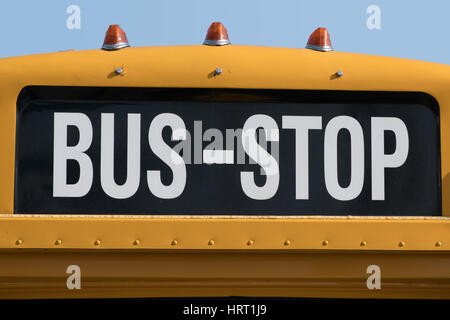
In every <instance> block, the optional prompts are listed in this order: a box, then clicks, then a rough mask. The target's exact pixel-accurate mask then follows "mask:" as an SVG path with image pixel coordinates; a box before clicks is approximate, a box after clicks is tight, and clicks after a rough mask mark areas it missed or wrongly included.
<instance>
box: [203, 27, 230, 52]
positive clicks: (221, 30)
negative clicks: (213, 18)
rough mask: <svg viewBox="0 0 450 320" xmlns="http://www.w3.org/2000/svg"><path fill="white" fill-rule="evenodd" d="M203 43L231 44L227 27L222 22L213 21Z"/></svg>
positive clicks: (208, 44) (214, 44)
mask: <svg viewBox="0 0 450 320" xmlns="http://www.w3.org/2000/svg"><path fill="white" fill-rule="evenodd" d="M203 44H205V45H207V46H224V45H227V44H231V42H230V39H229V38H228V32H227V29H226V28H225V27H224V25H223V24H222V23H221V22H213V23H212V24H211V26H210V27H209V29H208V32H207V33H206V38H205V41H204V42H203Z"/></svg>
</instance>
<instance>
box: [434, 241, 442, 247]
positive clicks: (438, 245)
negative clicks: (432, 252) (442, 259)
mask: <svg viewBox="0 0 450 320" xmlns="http://www.w3.org/2000/svg"><path fill="white" fill-rule="evenodd" d="M434 245H435V246H436V247H440V246H442V242H441V241H438V242H436V243H435V244H434Z"/></svg>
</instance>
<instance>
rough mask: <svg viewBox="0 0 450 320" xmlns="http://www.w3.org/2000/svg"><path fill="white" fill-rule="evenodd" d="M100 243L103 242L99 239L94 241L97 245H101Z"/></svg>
mask: <svg viewBox="0 0 450 320" xmlns="http://www.w3.org/2000/svg"><path fill="white" fill-rule="evenodd" d="M100 243H102V242H101V241H100V240H98V239H97V240H95V241H94V244H95V245H96V246H99V245H100Z"/></svg>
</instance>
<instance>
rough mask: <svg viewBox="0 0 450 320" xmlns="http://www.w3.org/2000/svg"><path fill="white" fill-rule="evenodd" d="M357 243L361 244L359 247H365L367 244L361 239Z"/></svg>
mask: <svg viewBox="0 0 450 320" xmlns="http://www.w3.org/2000/svg"><path fill="white" fill-rule="evenodd" d="M359 245H360V246H361V247H365V246H366V245H367V241H364V240H363V241H361V242H360V243H359Z"/></svg>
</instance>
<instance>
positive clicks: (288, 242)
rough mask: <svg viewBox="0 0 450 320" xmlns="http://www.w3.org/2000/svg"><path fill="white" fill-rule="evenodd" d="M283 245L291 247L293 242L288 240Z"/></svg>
mask: <svg viewBox="0 0 450 320" xmlns="http://www.w3.org/2000/svg"><path fill="white" fill-rule="evenodd" d="M283 244H284V245H285V246H290V245H291V241H290V240H286V241H285V242H284V243H283Z"/></svg>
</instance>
